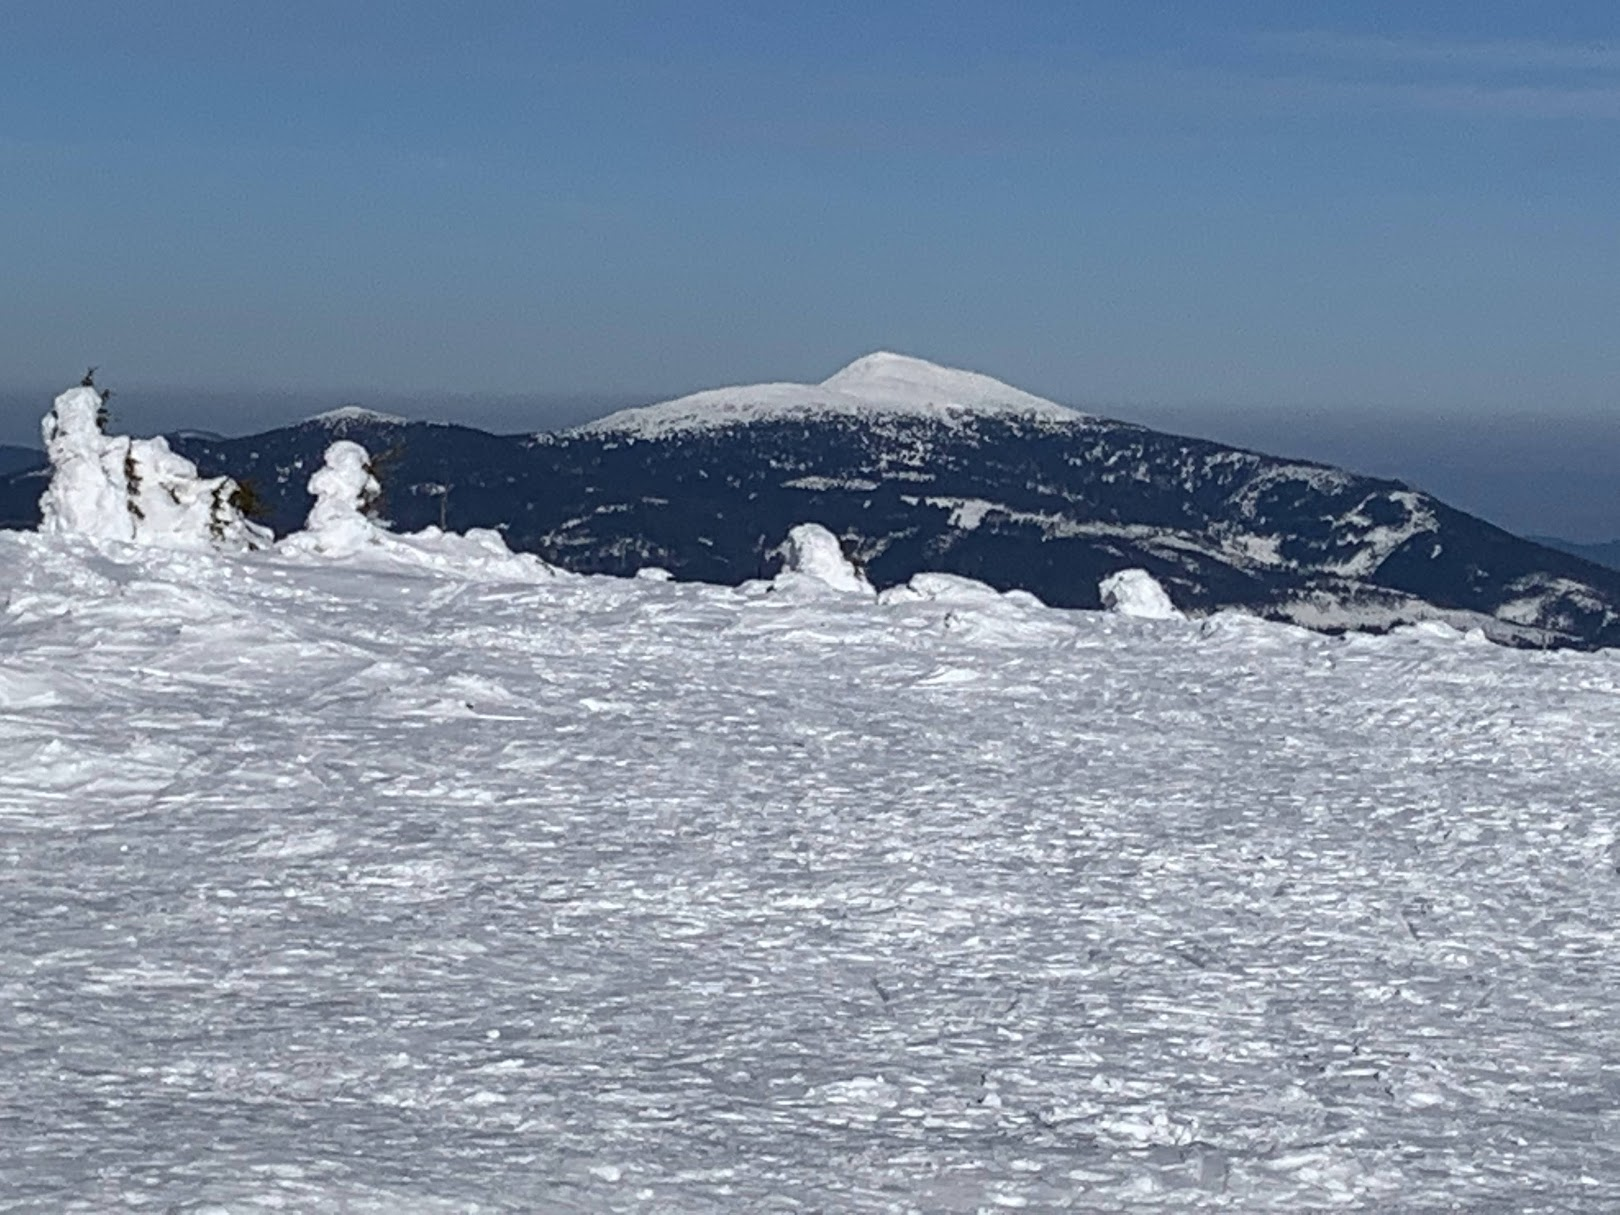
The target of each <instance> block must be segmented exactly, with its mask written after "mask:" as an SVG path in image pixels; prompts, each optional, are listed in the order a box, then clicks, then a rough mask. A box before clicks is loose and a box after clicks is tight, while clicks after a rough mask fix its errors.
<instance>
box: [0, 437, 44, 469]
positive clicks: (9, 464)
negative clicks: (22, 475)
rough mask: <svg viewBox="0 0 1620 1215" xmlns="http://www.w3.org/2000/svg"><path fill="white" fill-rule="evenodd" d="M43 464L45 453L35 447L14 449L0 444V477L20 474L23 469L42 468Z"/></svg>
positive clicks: (5, 444)
mask: <svg viewBox="0 0 1620 1215" xmlns="http://www.w3.org/2000/svg"><path fill="white" fill-rule="evenodd" d="M44 464H45V453H44V452H42V451H40V450H39V448H37V447H16V446H13V445H12V444H9V443H0V477H4V476H9V475H10V474H11V473H14V472H21V471H22V470H23V469H25V468H42V467H44Z"/></svg>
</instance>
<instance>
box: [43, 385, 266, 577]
mask: <svg viewBox="0 0 1620 1215" xmlns="http://www.w3.org/2000/svg"><path fill="white" fill-rule="evenodd" d="M105 400H106V398H105V397H104V396H103V395H102V394H101V392H100V391H99V390H97V389H95V388H92V387H89V386H81V387H77V388H70V389H68V390H67V391H66V392H64V393H62V395H60V396H59V397H57V398H56V400H55V402H54V403H53V404H52V406H51V410H50V412H49V413H47V414H46V415H45V418H44V420H43V421H42V423H41V424H40V433H41V435H42V436H43V437H44V440H45V451H46V455H47V456H48V457H49V458H50V463H51V481H50V485H49V486H47V488H46V490H45V494H44V496H43V497H42V498H41V499H40V516H41V518H40V528H39V529H40V531H41V532H43V533H45V534H46V535H74V536H88V537H91V538H94V539H98V540H121V541H124V542H126V543H130V544H148V545H154V546H157V547H160V548H178V549H206V548H220V549H230V550H236V551H241V550H244V549H254V548H263V547H265V546H267V545H268V544H269V543H270V540H271V536H270V533H269V532H268V531H266V530H265V529H264V528H262V527H259V526H258V525H257V524H254V523H251V522H249V521H248V520H247V519H246V518H245V517H244V516H243V515H242V512H241V510H239V509H238V507H237V505H236V502H237V489H238V487H237V484H236V482H235V481H233V480H231V478H229V477H204V476H200V475H199V474H198V472H197V466H196V465H195V464H193V463H192V462H191V461H190V460H188V459H186V458H185V457H184V456H181V455H177V454H176V453H175V452H173V451H171V450H170V449H169V444H168V441H167V440H166V439H164V438H163V437H162V436H161V435H160V436H158V437H156V438H151V439H132V438H130V437H128V436H126V435H109V434H105V433H104V432H103V431H102V425H103V423H104V421H105V414H104V412H103V406H104V403H105Z"/></svg>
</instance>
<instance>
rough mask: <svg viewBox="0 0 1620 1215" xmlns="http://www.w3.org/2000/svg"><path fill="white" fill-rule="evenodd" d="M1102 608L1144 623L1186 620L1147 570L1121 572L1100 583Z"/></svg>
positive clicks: (1098, 588) (1098, 586)
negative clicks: (1148, 621)
mask: <svg viewBox="0 0 1620 1215" xmlns="http://www.w3.org/2000/svg"><path fill="white" fill-rule="evenodd" d="M1097 590H1098V592H1099V593H1100V594H1101V595H1102V602H1103V609H1104V610H1105V611H1109V612H1113V613H1114V614H1115V615H1117V616H1135V617H1137V618H1138V619H1141V620H1185V619H1186V617H1185V616H1183V615H1182V614H1181V613H1180V612H1179V611H1177V610H1176V605H1175V604H1173V603H1171V602H1170V596H1169V595H1167V594H1166V593H1165V590H1164V587H1162V586H1160V585H1159V581H1158V579H1156V578H1155V577H1154V576H1153V575H1152V574H1150V573H1148V572H1147V571H1146V570H1138V569H1131V570H1120V571H1119V572H1117V573H1113V574H1109V575H1108V577H1106V578H1104V579H1103V580H1102V581H1101V582H1099V583H1098V584H1097Z"/></svg>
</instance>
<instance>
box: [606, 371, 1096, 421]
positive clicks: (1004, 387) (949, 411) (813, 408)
mask: <svg viewBox="0 0 1620 1215" xmlns="http://www.w3.org/2000/svg"><path fill="white" fill-rule="evenodd" d="M987 414H993V415H1013V416H1022V417H1031V418H1039V419H1043V420H1046V421H1065V422H1073V421H1079V420H1082V419H1083V418H1084V417H1085V416H1086V415H1084V414H1082V413H1080V412H1078V411H1077V410H1073V409H1069V408H1068V407H1066V406H1063V405H1059V404H1057V403H1056V402H1054V401H1048V400H1046V399H1045V398H1044V397H1038V396H1035V395H1034V394H1033V393H1028V392H1025V391H1023V390H1022V389H1019V388H1014V387H1013V386H1012V385H1010V384H1004V383H1002V382H1001V381H1000V380H997V379H994V378H992V377H990V376H987V375H982V374H980V373H979V372H976V371H963V370H960V369H958V368H954V367H942V366H940V365H939V364H938V363H930V362H928V361H927V360H926V359H918V358H912V357H911V356H909V355H903V354H894V353H892V352H890V351H876V352H874V353H872V354H868V355H863V356H862V357H861V358H858V359H856V360H855V361H854V362H853V363H851V364H849V365H848V366H847V367H844V368H843V369H841V370H839V371H837V372H834V373H833V374H832V375H830V376H828V377H827V378H826V379H825V380H823V381H821V382H820V383H819V384H797V383H766V384H744V385H738V386H736V387H731V388H711V389H708V390H706V391H703V392H696V393H692V394H690V395H689V396H684V397H677V398H676V399H674V400H672V401H664V402H661V403H659V404H656V405H647V406H643V407H641V408H638V409H625V410H621V411H619V412H618V413H614V414H610V415H608V416H607V417H605V418H601V419H599V420H597V421H595V422H592V423H590V424H589V425H587V426H584V427H581V428H580V433H584V434H604V433H623V434H631V435H635V436H638V437H641V438H655V437H658V436H661V435H667V434H672V433H675V432H679V431H686V430H706V429H711V428H715V427H722V426H731V425H736V424H739V423H746V422H754V421H766V420H772V419H780V418H785V417H808V416H822V415H854V416H870V417H882V416H893V415H910V416H914V417H926V418H932V419H934V420H937V421H941V422H947V423H949V422H958V421H962V420H964V419H966V418H971V417H976V416H984V415H987Z"/></svg>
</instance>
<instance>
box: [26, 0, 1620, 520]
mask: <svg viewBox="0 0 1620 1215" xmlns="http://www.w3.org/2000/svg"><path fill="white" fill-rule="evenodd" d="M1617 34H1620V6H1617V5H1615V4H1614V3H1613V2H1612V0H1603V2H1595V0H1594V2H1587V3H1561V4H1560V3H1544V4H1530V3H1523V2H1515V3H1511V4H1508V3H1492V2H1490V0H1449V2H1446V3H1438V2H1433V3H1424V2H1423V0H1403V2H1400V3H1376V2H1364V0H1363V2H1356V3H1332V2H1324V3H1309V4H1302V3H1297V2H1287V3H1283V2H1277V3H1263V2H1260V0H1225V2H1222V3H1211V2H1208V0H1182V2H1168V0H1167V2H1160V3H1155V2H1154V0H1112V2H1109V3H1087V2H1085V0H1074V2H1070V3H1038V2H1035V0H1026V2H1023V3H994V4H992V3H982V4H962V3H950V2H949V0H936V2H932V3H900V2H894V3H876V2H873V0H868V2H867V3H860V4H855V3H850V4H837V3H827V4H816V5H786V4H778V3H765V2H761V3H752V4H711V3H666V4H632V3H611V2H602V3H591V4H586V3H579V4H572V3H570V4H548V3H480V2H477V0H469V2H465V3H458V4H448V3H445V4H428V3H420V2H414V0H393V2H390V3H370V4H366V3H345V2H343V0H327V2H324V3H305V2H302V0H282V2H280V3H276V4H268V3H264V4H219V3H217V2H208V3H201V2H199V3H169V2H164V0H144V2H142V3H139V4H132V3H128V2H127V0H124V2H119V3H112V2H105V3H103V2H95V0H78V2H73V0H57V2H56V3H51V4H46V3H35V2H34V0H8V2H7V3H6V4H5V5H4V6H3V8H0V266H3V279H0V281H3V283H4V287H3V289H0V389H5V390H7V391H8V392H9V393H17V394H22V396H23V397H24V398H26V397H27V395H28V394H30V393H32V392H34V391H36V390H38V391H43V390H45V389H46V388H47V387H49V386H52V385H57V384H60V383H61V382H62V381H63V380H64V378H65V377H71V376H72V375H74V374H76V373H77V371H78V369H79V368H80V366H81V364H84V363H87V362H97V363H100V364H102V365H103V367H104V369H105V370H104V376H105V377H106V378H107V379H108V380H109V381H110V382H112V383H113V384H114V385H115V386H119V387H121V388H122V389H123V390H124V391H125V392H126V393H128V394H130V399H133V400H142V399H147V400H154V399H156V396H157V395H159V394H160V393H161V392H162V391H165V390H170V389H172V390H187V391H189V392H191V393H192V394H193V395H195V394H196V393H197V392H202V393H205V394H206V393H209V392H215V391H218V392H222V393H224V392H234V393H243V392H247V391H249V390H253V391H259V392H263V391H285V392H289V393H293V394H295V395H297V396H298V397H299V398H300V399H304V398H317V397H327V398H330V399H333V400H336V399H363V400H368V401H371V400H375V401H378V402H382V401H392V402H394V403H396V404H397V402H398V401H399V400H400V399H401V398H403V397H409V396H413V395H423V396H431V395H432V394H434V393H438V392H445V391H453V392H455V393H459V394H471V395H472V396H473V397H480V396H483V397H486V398H487V399H488V400H490V401H494V400H496V399H502V400H507V401H511V400H513V397H514V394H516V396H517V397H518V398H519V399H526V400H532V401H534V402H536V404H535V406H534V408H535V409H536V410H537V411H539V413H541V414H543V413H544V403H545V402H547V401H551V402H555V401H556V400H558V399H560V398H563V397H567V396H570V395H579V394H606V395H609V396H618V395H622V396H624V397H625V398H637V397H644V396H645V397H653V396H661V395H669V394H673V393H675V392H679V391H683V390H686V389H689V388H693V387H699V386H705V385H712V384H717V383H727V382H736V381H740V380H748V379H761V378H777V379H783V378H820V377H821V376H824V375H826V374H828V373H829V372H831V371H832V370H834V369H835V368H836V367H838V366H839V365H840V364H842V363H844V362H846V361H848V360H849V359H851V358H853V357H855V356H856V355H858V354H861V353H863V352H865V351H868V350H871V349H874V348H880V347H882V348H893V349H900V350H904V351H909V352H912V353H915V354H919V355H923V356H925V357H930V358H934V359H938V360H940V361H944V362H950V363H955V364H958V365H964V366H970V367H975V368H978V369H982V370H985V371H989V372H992V373H993V374H997V375H999V376H1001V377H1002V378H1004V379H1007V380H1010V381H1013V382H1015V383H1017V384H1019V385H1020V386H1023V387H1026V388H1029V389H1032V390H1034V391H1038V392H1042V393H1044V394H1046V395H1048V396H1052V397H1054V398H1057V399H1059V400H1064V401H1068V402H1072V403H1076V404H1080V405H1084V406H1089V407H1092V408H1097V409H1101V410H1105V411H1108V412H1112V413H1116V414H1121V415H1125V416H1132V415H1133V414H1138V415H1140V414H1144V413H1146V414H1151V413H1152V411H1153V410H1155V409H1158V410H1164V409H1176V410H1186V409H1195V410H1204V411H1208V413H1207V416H1208V417H1209V418H1210V419H1218V417H1219V414H1220V411H1222V410H1255V409H1260V410H1273V411H1277V416H1278V417H1279V418H1287V417H1292V416H1294V415H1296V414H1298V413H1300V412H1304V413H1315V414H1316V415H1322V414H1324V413H1333V414H1338V413H1344V412H1347V411H1352V412H1353V411H1356V410H1367V409H1374V410H1377V411H1379V412H1380V413H1381V415H1385V416H1393V417H1396V418H1400V417H1412V418H1418V419H1432V418H1434V417H1437V416H1441V415H1444V416H1455V417H1459V418H1463V419H1465V420H1478V421H1479V423H1480V424H1488V419H1490V418H1491V417H1493V416H1499V415H1517V416H1521V417H1522V416H1524V415H1527V414H1535V413H1546V414H1551V415H1558V416H1579V417H1586V418H1601V417H1603V416H1606V415H1608V414H1609V413H1610V412H1612V411H1613V410H1614V407H1615V405H1616V404H1617V397H1620V392H1617V389H1616V385H1617V384H1620V376H1617V374H1616V373H1617V371H1620V345H1617V343H1616V340H1615V330H1616V318H1617V317H1620V224H1617V222H1616V221H1617V220H1620V201H1617V200H1620V157H1617V156H1616V149H1617V147H1620V38H1617ZM7 399H8V400H9V399H12V397H10V396H8V397H7ZM503 408H506V407H503ZM521 408H522V407H521V406H519V405H513V406H511V407H510V409H509V410H508V413H507V414H503V415H502V416H503V418H507V419H508V420H509V424H510V425H511V426H512V427H513V428H516V427H517V426H518V425H521V424H522V423H523V419H522V418H520V417H518V416H517V413H518V412H521ZM25 412H27V411H26V410H25ZM474 412H475V413H476V410H475V411H474ZM32 413H37V410H33V411H32V412H31V413H30V416H29V417H26V418H25V417H23V416H22V413H19V412H17V411H16V410H8V411H7V414H6V416H5V417H4V419H3V423H0V439H6V438H9V439H12V440H15V439H17V438H19V437H25V436H26V435H27V434H29V433H31V430H32V424H33V423H32ZM153 416H154V417H156V418H158V420H159V421H160V422H161V421H162V420H163V419H162V417H161V410H158V411H157V413H154V414H153ZM1200 416H1205V415H1200ZM188 420H190V421H193V422H196V421H207V420H209V419H198V418H195V417H193V418H190V419H188ZM213 420H214V422H215V424H216V425H217V427H218V428H219V429H223V430H243V429H249V428H251V427H252V426H253V425H254V422H255V421H256V419H255V418H253V417H249V418H243V419H241V420H237V419H235V418H232V417H227V416H222V417H219V418H217V419H213ZM478 420H482V421H485V422H490V421H491V419H489V418H481V419H478ZM534 421H535V423H536V424H537V425H539V424H544V423H545V421H546V418H545V417H543V416H540V417H536V418H535V419H534ZM1282 424H1284V426H1285V429H1286V423H1282ZM1205 429H1210V427H1208V426H1206V427H1205ZM1217 429H1218V427H1217ZM1616 454H1617V457H1620V449H1617V452H1616ZM1615 505H1616V514H1615V524H1616V526H1615V528H1614V529H1613V530H1614V531H1617V532H1620V501H1617V502H1616V503H1615Z"/></svg>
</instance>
